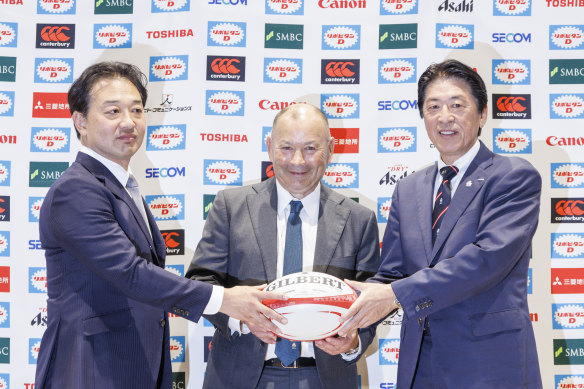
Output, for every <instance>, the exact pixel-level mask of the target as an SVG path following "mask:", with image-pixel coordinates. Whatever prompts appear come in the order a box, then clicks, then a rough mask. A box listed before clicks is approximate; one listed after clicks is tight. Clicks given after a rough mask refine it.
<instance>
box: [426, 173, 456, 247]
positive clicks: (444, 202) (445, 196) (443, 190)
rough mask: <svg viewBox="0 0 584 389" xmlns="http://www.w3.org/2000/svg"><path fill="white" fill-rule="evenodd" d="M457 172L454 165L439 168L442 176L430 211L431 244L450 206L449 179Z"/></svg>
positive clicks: (434, 240)
mask: <svg viewBox="0 0 584 389" xmlns="http://www.w3.org/2000/svg"><path fill="white" fill-rule="evenodd" d="M457 173H458V168H457V167H456V166H451V165H448V166H444V167H443V168H442V169H440V175H441V176H442V183H441V184H440V187H439V188H438V193H437V194H436V198H435V199H434V210H433V211H432V246H434V242H436V237H437V236H438V233H439V232H440V224H441V223H442V219H444V214H445V213H446V211H447V210H448V207H449V206H450V200H451V198H450V191H451V186H450V180H452V178H454V176H456V174H457Z"/></svg>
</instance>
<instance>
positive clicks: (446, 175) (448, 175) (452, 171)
mask: <svg viewBox="0 0 584 389" xmlns="http://www.w3.org/2000/svg"><path fill="white" fill-rule="evenodd" d="M457 174H458V168H457V167H456V166H454V165H447V166H444V167H443V168H442V169H440V175H441V176H442V179H443V180H444V181H450V180H451V179H452V178H453V177H454V176H455V175H457Z"/></svg>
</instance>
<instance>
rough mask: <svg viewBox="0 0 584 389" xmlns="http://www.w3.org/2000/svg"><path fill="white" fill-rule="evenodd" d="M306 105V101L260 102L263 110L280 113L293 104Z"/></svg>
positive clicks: (264, 100) (265, 100)
mask: <svg viewBox="0 0 584 389" xmlns="http://www.w3.org/2000/svg"><path fill="white" fill-rule="evenodd" d="M298 103H305V101H271V100H267V99H263V100H260V102H259V106H260V108H261V109H263V110H264V111H265V110H268V109H271V110H275V111H280V110H282V109H284V108H286V107H287V106H289V105H292V104H298Z"/></svg>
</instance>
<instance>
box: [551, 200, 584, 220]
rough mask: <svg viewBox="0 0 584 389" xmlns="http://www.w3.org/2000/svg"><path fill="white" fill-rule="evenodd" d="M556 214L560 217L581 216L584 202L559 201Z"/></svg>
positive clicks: (583, 210)
mask: <svg viewBox="0 0 584 389" xmlns="http://www.w3.org/2000/svg"><path fill="white" fill-rule="evenodd" d="M556 212H557V214H558V215H560V216H582V215H584V201H582V200H561V201H558V203H557V204H556Z"/></svg>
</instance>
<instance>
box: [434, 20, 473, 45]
mask: <svg viewBox="0 0 584 389" xmlns="http://www.w3.org/2000/svg"><path fill="white" fill-rule="evenodd" d="M436 47H438V48H443V49H474V26H473V25H472V24H444V23H437V24H436Z"/></svg>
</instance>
